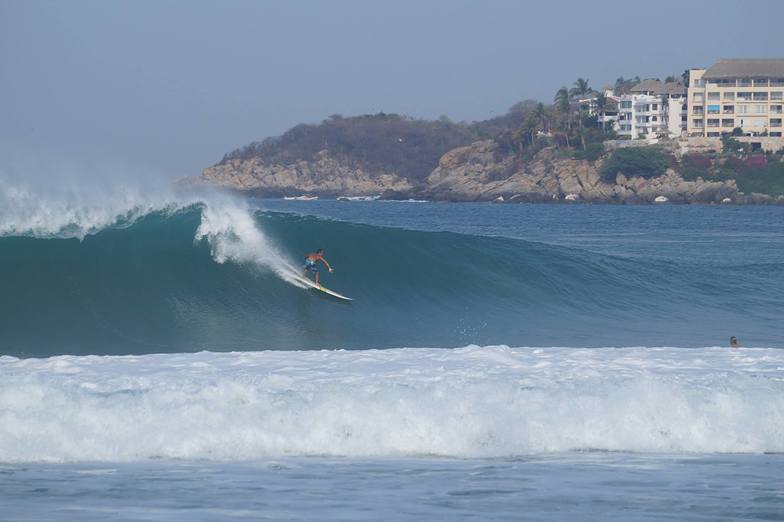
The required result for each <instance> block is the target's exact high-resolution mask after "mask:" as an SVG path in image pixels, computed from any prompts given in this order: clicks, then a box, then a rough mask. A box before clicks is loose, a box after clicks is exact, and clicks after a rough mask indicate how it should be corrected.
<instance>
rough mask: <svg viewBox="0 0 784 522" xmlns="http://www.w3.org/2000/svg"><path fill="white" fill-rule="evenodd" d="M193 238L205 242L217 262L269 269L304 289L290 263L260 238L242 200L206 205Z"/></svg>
mask: <svg viewBox="0 0 784 522" xmlns="http://www.w3.org/2000/svg"><path fill="white" fill-rule="evenodd" d="M195 239H196V240H197V241H199V240H203V239H205V240H207V241H208V242H209V244H210V247H211V250H212V257H213V258H214V259H215V260H216V261H217V262H218V263H225V262H227V261H231V262H235V263H244V264H252V265H254V266H257V267H260V268H264V269H269V270H272V271H274V272H275V273H276V274H278V276H280V277H281V278H283V279H284V280H286V281H289V282H290V283H292V284H295V285H298V286H304V285H302V283H300V282H299V281H298V280H297V279H296V278H295V277H294V274H296V273H297V269H296V268H294V264H293V263H292V262H291V261H289V260H288V259H287V258H286V256H285V255H283V254H282V253H281V252H280V251H279V250H278V249H277V248H276V247H275V246H274V245H273V244H272V243H271V242H270V241H269V239H268V238H267V237H266V236H265V235H264V232H263V231H262V230H261V229H260V228H259V226H258V225H257V224H256V221H255V220H254V219H253V211H252V210H251V209H250V208H248V207H247V204H246V203H244V202H242V201H237V200H223V201H221V202H220V203H214V202H213V203H209V204H206V205H205V206H204V208H203V209H202V216H201V223H200V225H199V228H198V229H197V230H196V238H195Z"/></svg>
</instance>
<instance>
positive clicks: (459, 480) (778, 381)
mask: <svg viewBox="0 0 784 522" xmlns="http://www.w3.org/2000/svg"><path fill="white" fill-rule="evenodd" d="M26 205H28V203H24V205H21V207H24V206H26ZM8 208H12V207H9V205H5V207H4V208H0V231H2V235H0V274H2V287H3V292H2V294H1V295H0V506H2V510H1V511H0V513H2V515H0V518H2V519H9V520H99V519H100V520H103V519H106V518H113V519H120V520H216V519H247V518H253V519H271V520H314V519H318V520H458V519H463V520H518V519H521V518H524V519H530V520H575V519H581V520H608V519H619V520H781V519H784V493H782V492H783V491H784V474H782V472H781V469H784V459H782V455H783V454H784V350H781V348H782V347H784V329H782V327H781V324H782V317H784V260H783V259H784V258H783V255H784V208H782V207H735V206H664V207H658V206H655V207H654V206H648V207H622V206H598V205H597V206H588V205H574V206H570V205H493V204H459V205H456V204H435V203H401V202H380V201H377V202H336V201H313V202H295V201H292V202H284V201H277V200H250V201H231V200H226V199H222V198H218V199H215V200H213V199H210V198H206V199H204V200H202V201H188V202H183V203H181V204H177V205H173V206H171V205H170V206H167V207H166V208H158V209H157V210H156V209H155V208H152V209H145V210H143V211H138V209H137V210H134V211H132V212H125V211H122V212H116V213H115V214H112V212H108V211H102V212H96V211H95V210H90V209H86V210H85V209H80V208H76V210H74V209H73V208H72V207H71V206H68V205H64V206H58V207H52V206H49V207H47V209H44V210H45V211H43V212H38V213H36V211H31V212H21V213H19V212H17V213H16V214H14V213H11V212H9V211H7V209H8ZM17 208H19V206H18V207H17ZM53 208H54V209H55V210H52V209H53ZM57 209H59V210H57ZM63 209H65V210H63ZM114 216H119V217H116V218H115V217H114ZM319 247H321V248H324V249H325V250H326V256H327V259H328V260H329V261H330V263H331V264H332V265H333V266H334V267H335V272H334V273H332V274H328V273H322V276H323V277H324V279H323V282H324V283H325V284H326V285H327V286H329V287H331V288H334V289H335V290H337V291H339V292H342V293H345V294H347V295H349V296H351V297H353V298H354V299H355V301H354V302H353V303H352V304H350V305H346V304H341V303H339V302H336V301H334V300H331V299H329V298H326V297H324V296H322V295H319V294H317V293H313V292H311V291H308V290H306V289H303V288H300V287H297V286H296V282H295V281H293V280H292V279H291V277H290V276H288V275H287V274H288V273H289V272H290V271H291V270H299V268H300V263H301V257H302V255H303V253H304V252H307V251H309V250H313V249H315V248H319ZM731 335H735V336H737V337H738V338H739V339H740V341H741V344H742V348H740V349H735V350H733V349H730V348H728V347H727V343H728V338H729V336H731Z"/></svg>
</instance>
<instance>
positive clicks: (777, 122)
mask: <svg viewBox="0 0 784 522" xmlns="http://www.w3.org/2000/svg"><path fill="white" fill-rule="evenodd" d="M770 126H771V127H781V118H771V120H770Z"/></svg>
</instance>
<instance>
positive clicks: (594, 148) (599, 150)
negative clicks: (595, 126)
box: [572, 143, 604, 161]
mask: <svg viewBox="0 0 784 522" xmlns="http://www.w3.org/2000/svg"><path fill="white" fill-rule="evenodd" d="M602 154H604V144H602V143H589V144H588V145H586V146H585V150H576V151H574V153H573V154H572V157H573V158H574V159H577V160H587V161H596V160H598V159H599V158H601V157H602Z"/></svg>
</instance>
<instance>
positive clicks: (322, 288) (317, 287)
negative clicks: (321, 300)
mask: <svg viewBox="0 0 784 522" xmlns="http://www.w3.org/2000/svg"><path fill="white" fill-rule="evenodd" d="M291 275H292V276H293V277H296V278H297V281H300V282H302V283H303V284H305V285H307V286H308V287H309V288H313V289H315V290H319V291H321V292H324V293H325V294H327V295H331V296H332V297H337V298H338V299H343V300H344V301H353V299H351V298H350V297H346V296H345V295H343V294H339V293H337V292H335V291H334V290H330V289H329V288H327V287H326V286H321V285H317V284H316V283H314V282H313V281H311V280H310V279H308V278H307V277H303V276H301V275H299V274H291Z"/></svg>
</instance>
